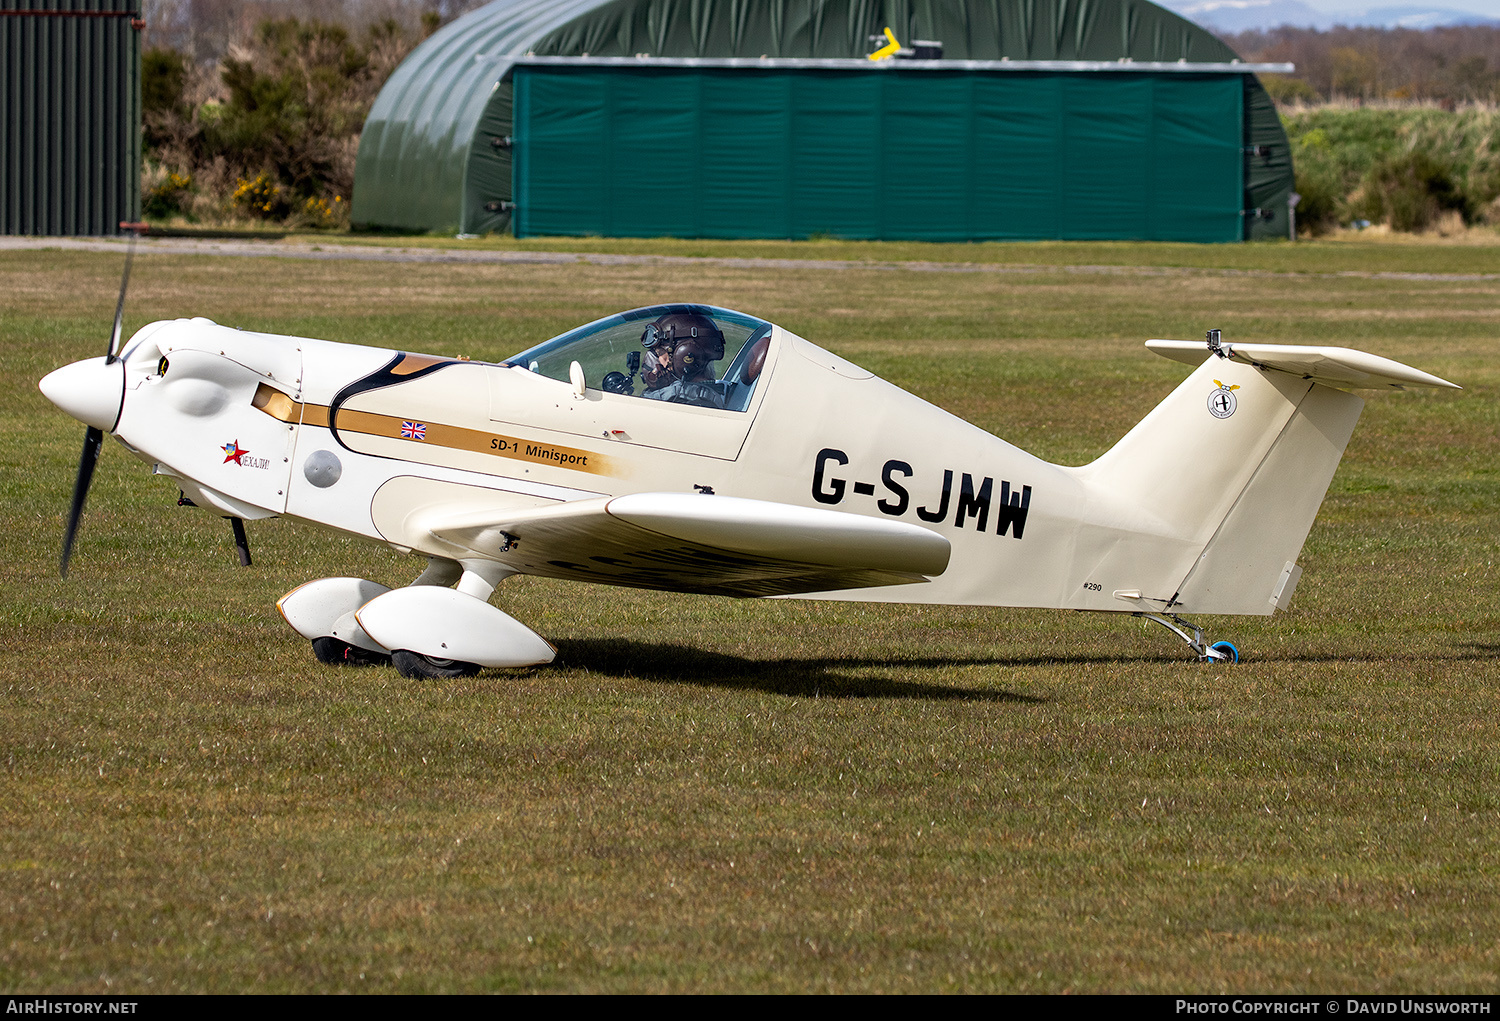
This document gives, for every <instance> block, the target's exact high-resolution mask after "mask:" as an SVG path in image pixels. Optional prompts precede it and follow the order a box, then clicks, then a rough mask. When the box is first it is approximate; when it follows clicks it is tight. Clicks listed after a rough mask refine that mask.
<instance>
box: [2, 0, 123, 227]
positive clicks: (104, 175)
mask: <svg viewBox="0 0 1500 1021" xmlns="http://www.w3.org/2000/svg"><path fill="white" fill-rule="evenodd" d="M139 11H140V6H139V0H0V233H4V234H95V235H97V234H118V233H120V222H121V221H122V220H129V221H134V220H139V219H140V209H141V45H140V20H139V19H140V14H139Z"/></svg>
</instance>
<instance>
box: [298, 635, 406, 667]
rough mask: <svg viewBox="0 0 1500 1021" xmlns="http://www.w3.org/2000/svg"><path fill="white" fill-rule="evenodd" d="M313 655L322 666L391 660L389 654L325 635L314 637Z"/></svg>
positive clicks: (355, 664)
mask: <svg viewBox="0 0 1500 1021" xmlns="http://www.w3.org/2000/svg"><path fill="white" fill-rule="evenodd" d="M312 647H313V655H314V656H316V657H317V658H318V662H319V663H322V664H323V665H324V666H383V665H384V664H386V663H389V662H390V661H391V658H390V657H389V656H384V655H382V654H380V653H378V652H370V651H369V650H368V649H361V648H359V647H358V646H356V645H350V644H349V643H348V642H346V641H343V640H342V639H339V638H332V637H329V636H327V635H325V636H323V637H322V638H314V639H313V643H312Z"/></svg>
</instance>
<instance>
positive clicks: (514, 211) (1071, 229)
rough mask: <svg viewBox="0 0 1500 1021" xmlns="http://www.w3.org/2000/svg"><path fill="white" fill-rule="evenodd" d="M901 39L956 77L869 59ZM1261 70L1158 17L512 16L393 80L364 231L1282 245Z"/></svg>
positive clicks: (1084, 13) (433, 46) (687, 9)
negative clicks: (1275, 239)
mask: <svg viewBox="0 0 1500 1021" xmlns="http://www.w3.org/2000/svg"><path fill="white" fill-rule="evenodd" d="M887 27H890V28H891V29H892V30H893V31H894V33H895V34H896V36H897V38H898V39H900V40H901V41H902V42H903V43H911V42H914V41H916V40H928V41H932V42H937V43H941V57H940V58H939V59H893V60H887V61H880V62H874V61H869V60H867V59H865V55H866V54H868V53H869V52H870V51H871V50H872V49H874V48H875V47H876V45H878V44H874V43H872V42H871V37H872V36H877V35H880V34H881V32H882V31H883V29H885V28H887ZM924 49H925V48H924ZM918 55H920V56H928V55H930V51H929V52H921V51H919V54H918ZM1254 70H1255V66H1253V65H1245V64H1242V63H1240V62H1239V61H1238V58H1237V57H1236V56H1235V54H1234V53H1233V52H1232V51H1231V50H1229V48H1228V47H1226V46H1225V45H1224V44H1223V43H1222V42H1220V41H1219V40H1218V39H1216V38H1215V37H1214V36H1212V35H1211V34H1209V33H1208V32H1206V31H1204V30H1203V29H1200V28H1198V27H1197V26H1195V25H1193V24H1192V23H1190V22H1188V21H1186V20H1184V19H1182V18H1180V17H1178V16H1176V15H1174V14H1172V13H1170V12H1168V11H1166V10H1164V9H1162V8H1160V7H1157V6H1155V5H1154V4H1151V3H1148V2H1146V0H497V2H496V3H492V4H490V5H488V6H487V7H484V8H481V9H479V10H477V11H474V12H472V13H471V14H469V15H467V16H465V17H464V18H461V19H459V20H457V21H455V22H454V23H452V24H451V25H448V26H446V27H445V28H444V29H443V30H441V31H439V32H438V33H436V34H434V35H433V36H432V38H430V39H429V40H427V41H426V42H425V43H423V44H422V45H421V46H420V47H418V48H417V50H416V51H414V52H413V53H412V55H411V56H410V57H409V58H408V59H407V60H406V62H405V63H403V64H402V65H401V67H399V68H398V69H397V70H396V72H395V74H393V75H392V77H391V79H390V81H389V82H388V83H387V84H386V87H385V89H384V90H383V91H382V92H381V94H380V96H379V98H378V99H377V100H376V102H375V105H374V108H373V109H372V111H371V114H370V117H369V119H368V121H367V122H366V125H365V132H364V135H363V137H362V139H361V143H360V151H359V158H358V163H357V166H356V173H355V188H354V196H353V209H352V213H353V219H354V222H355V223H356V224H357V225H371V226H384V227H397V228H406V229H417V230H456V231H462V232H468V233H482V232H486V231H498V230H505V229H508V228H509V229H514V230H515V232H516V233H517V234H518V235H522V236H524V235H528V234H572V235H587V234H602V235H615V236H657V235H672V236H684V237H806V236H809V235H814V234H827V235H831V236H836V237H850V238H902V239H928V240H982V239H1034V238H1132V239H1164V240H1192V241H1230V240H1240V239H1242V238H1247V237H1249V238H1254V237H1265V236H1279V237H1285V236H1286V234H1287V207H1286V203H1287V196H1288V195H1289V194H1290V192H1291V189H1292V166H1291V157H1290V152H1289V149H1288V146H1287V141H1286V135H1285V133H1284V132H1283V130H1282V128H1281V124H1280V121H1279V119H1278V118H1277V116H1276V111H1275V108H1274V106H1273V105H1272V103H1271V101H1270V99H1269V97H1267V96H1266V93H1265V91H1264V89H1262V88H1261V86H1260V83H1259V82H1258V81H1257V79H1256V78H1255V75H1254V73H1253V71H1254Z"/></svg>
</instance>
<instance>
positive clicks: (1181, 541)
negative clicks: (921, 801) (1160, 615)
mask: <svg viewBox="0 0 1500 1021" xmlns="http://www.w3.org/2000/svg"><path fill="white" fill-rule="evenodd" d="M1147 346H1148V347H1150V348H1151V349H1152V350H1154V351H1156V352H1157V353H1158V354H1162V355H1165V356H1166V357H1169V358H1174V359H1176V360H1179V361H1187V362H1190V363H1198V362H1201V363H1202V364H1201V365H1199V367H1198V369H1197V370H1196V371H1195V372H1194V373H1193V374H1192V375H1191V376H1189V377H1188V378H1187V380H1186V381H1184V382H1183V383H1182V385H1181V386H1179V387H1178V388H1177V389H1176V390H1174V391H1173V392H1172V393H1171V394H1170V395H1169V396H1168V397H1167V399H1166V400H1165V401H1163V402H1162V403H1161V404H1160V405H1158V406H1157V407H1156V408H1155V409H1154V410H1153V411H1152V412H1151V413H1150V414H1149V415H1147V416H1146V417H1145V418H1144V419H1143V420H1142V421H1141V422H1140V424H1138V425H1137V426H1136V427H1135V428H1134V429H1132V430H1131V431H1130V432H1129V433H1128V434H1126V436H1125V437H1124V438H1123V439H1122V440H1120V442H1119V443H1117V444H1116V445H1115V446H1114V447H1113V448H1112V449H1111V450H1110V451H1109V452H1108V453H1106V454H1105V455H1104V456H1103V457H1100V458H1099V459H1098V460H1097V461H1095V462H1094V463H1093V464H1091V465H1088V466H1086V467H1084V468H1081V469H1078V475H1079V477H1080V478H1081V479H1082V480H1083V481H1084V482H1085V484H1086V485H1087V486H1088V489H1089V492H1090V498H1091V500H1093V501H1097V504H1098V506H1099V508H1100V510H1101V511H1102V512H1103V514H1102V517H1103V518H1104V520H1108V519H1109V518H1110V517H1112V516H1119V517H1120V518H1121V519H1125V518H1129V517H1132V516H1133V517H1134V518H1135V520H1134V521H1132V522H1131V525H1130V528H1131V530H1132V531H1134V532H1136V533H1137V534H1139V533H1140V532H1142V531H1144V532H1146V533H1147V534H1148V535H1150V536H1151V538H1149V539H1147V541H1145V542H1123V541H1111V540H1110V538H1109V535H1108V531H1109V530H1108V529H1105V534H1104V535H1102V536H1100V538H1103V539H1104V540H1105V541H1102V542H1096V543H1083V544H1081V545H1080V547H1079V551H1080V553H1084V551H1085V550H1086V549H1088V548H1089V547H1091V546H1092V547H1094V548H1096V549H1097V551H1098V560H1097V562H1096V564H1094V565H1091V567H1092V570H1091V571H1090V573H1091V574H1094V575H1095V576H1099V577H1112V578H1138V579H1139V585H1134V584H1131V585H1130V586H1129V587H1124V588H1119V589H1116V590H1115V595H1116V597H1117V599H1119V600H1121V601H1122V602H1121V609H1125V608H1127V606H1132V605H1133V606H1136V607H1137V608H1141V609H1155V610H1160V609H1168V608H1170V609H1173V610H1175V611H1178V612H1183V613H1187V612H1197V613H1238V614H1269V613H1271V612H1272V611H1273V610H1276V609H1278V608H1281V607H1285V606H1286V605H1287V603H1288V602H1289V601H1290V599H1291V595H1292V589H1293V588H1295V586H1296V582H1297V578H1298V576H1299V575H1300V574H1301V570H1300V569H1299V568H1298V567H1297V566H1296V563H1295V561H1296V559H1297V557H1298V555H1299V554H1300V553H1301V550H1302V544H1303V542H1304V541H1305V540H1306V539H1307V534H1308V532H1309V531H1310V530H1311V529H1312V523H1313V519H1314V518H1315V517H1316V516H1317V513H1318V508H1319V507H1320V506H1321V505H1322V502H1323V497H1324V495H1325V494H1326V493H1327V491H1328V484H1329V483H1330V482H1331V481H1332V479H1333V473H1334V470H1335V469H1336V468H1337V467H1338V463H1339V459H1340V458H1341V457H1342V456H1343V453H1344V448H1345V446H1346V445H1347V444H1348V442H1349V437H1350V435H1351V434H1352V433H1353V432H1354V426H1355V424H1356V423H1357V422H1358V421H1359V415H1360V412H1361V410H1362V409H1363V408H1364V401H1363V400H1361V399H1360V398H1358V397H1356V396H1354V395H1353V394H1351V393H1347V392H1345V391H1344V390H1342V389H1339V388H1340V387H1361V388H1377V387H1378V388H1387V387H1394V388H1397V389H1400V388H1403V387H1405V386H1441V387H1453V386H1454V384H1452V383H1449V382H1447V381H1446V380H1443V379H1439V378H1438V377H1437V376H1432V375H1429V374H1427V373H1425V372H1421V371H1419V370H1417V369H1413V368H1411V367H1409V366H1406V365H1402V364H1401V363H1399V362H1393V361H1391V360H1389V359H1386V358H1380V357H1378V356H1375V355H1370V354H1365V353H1364V352H1360V351H1352V350H1349V349H1347V348H1328V347H1303V346H1288V345H1272V344H1253V345H1252V344H1239V345H1233V346H1231V345H1227V344H1226V345H1223V346H1222V347H1220V348H1218V349H1217V350H1214V349H1211V348H1209V347H1206V346H1204V345H1202V344H1192V343H1188V342H1183V341H1159V340H1153V341H1150V342H1148V344H1147ZM1215 354H1216V355H1218V357H1213V355H1215ZM1153 539H1154V540H1155V541H1152V540H1153Z"/></svg>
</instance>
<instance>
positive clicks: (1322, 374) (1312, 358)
mask: <svg viewBox="0 0 1500 1021" xmlns="http://www.w3.org/2000/svg"><path fill="white" fill-rule="evenodd" d="M1146 346H1147V347H1148V348H1150V349H1151V350H1152V351H1155V352H1156V353H1157V354H1159V355H1161V356H1162V357H1163V358H1170V359H1172V360H1173V361H1177V362H1186V363H1187V364H1188V365H1200V364H1202V363H1203V361H1204V360H1205V359H1207V358H1209V357H1211V356H1212V354H1213V352H1211V351H1210V350H1209V349H1208V345H1207V344H1205V343H1204V342H1203V341H1201V340H1148V341H1146ZM1221 350H1222V351H1223V353H1224V357H1226V358H1228V359H1229V360H1230V361H1234V362H1241V363H1243V364H1245V365H1255V366H1258V367H1260V368H1266V369H1277V370H1279V371H1281V372H1286V373H1290V374H1291V375H1293V376H1300V377H1301V378H1302V379H1309V380H1312V381H1313V382H1315V383H1322V384H1323V385H1324V386H1331V387H1337V388H1339V389H1342V390H1348V389H1355V390H1361V389H1384V388H1387V387H1393V388H1395V389H1397V390H1399V389H1401V388H1403V387H1408V386H1432V387H1445V388H1448V389H1452V390H1461V389H1463V388H1462V387H1460V386H1459V385H1458V384H1457V383H1450V382H1448V381H1447V380H1446V379H1442V378H1441V377H1438V376H1434V375H1432V374H1431V373H1427V372H1423V371H1422V370H1421V369H1414V368H1412V367H1411V366H1410V365H1403V364H1401V363H1400V362H1398V361H1393V360H1391V359H1390V358H1382V357H1380V356H1379V355H1372V354H1368V353H1366V352H1364V351H1355V350H1354V349H1353V348H1347V347H1314V346H1310V345H1305V344H1224V345H1223V347H1222V348H1221Z"/></svg>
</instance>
